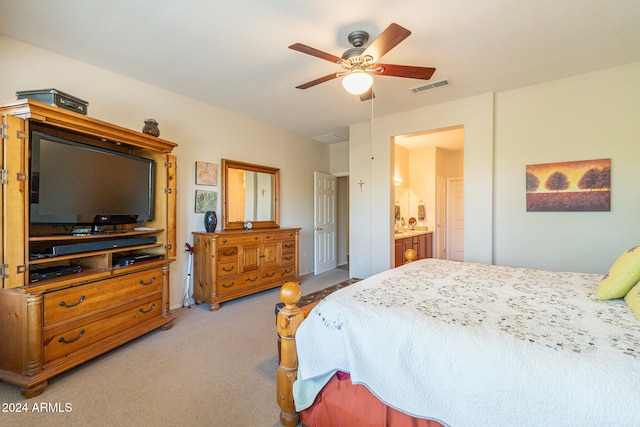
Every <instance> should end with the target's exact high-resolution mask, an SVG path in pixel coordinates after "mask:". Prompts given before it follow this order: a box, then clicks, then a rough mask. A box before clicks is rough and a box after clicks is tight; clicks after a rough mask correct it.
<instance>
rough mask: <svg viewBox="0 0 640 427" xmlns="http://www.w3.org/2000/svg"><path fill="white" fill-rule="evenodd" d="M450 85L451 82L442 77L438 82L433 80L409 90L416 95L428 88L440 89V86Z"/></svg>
mask: <svg viewBox="0 0 640 427" xmlns="http://www.w3.org/2000/svg"><path fill="white" fill-rule="evenodd" d="M450 85H451V82H450V81H449V79H444V80H440V81H438V82H433V83H429V84H426V85H422V86H418V87H414V88H411V92H413V93H414V94H416V95H418V94H420V93H423V92H427V91H429V90H434V89H440V88H441V87H447V86H450Z"/></svg>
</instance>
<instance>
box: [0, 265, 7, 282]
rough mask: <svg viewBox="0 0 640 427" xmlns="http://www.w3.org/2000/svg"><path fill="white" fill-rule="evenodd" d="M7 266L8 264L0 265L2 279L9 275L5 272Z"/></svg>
mask: <svg viewBox="0 0 640 427" xmlns="http://www.w3.org/2000/svg"><path fill="white" fill-rule="evenodd" d="M8 268H9V264H2V265H0V277H2V278H3V279H6V278H7V277H9V275H8V274H7V269H8Z"/></svg>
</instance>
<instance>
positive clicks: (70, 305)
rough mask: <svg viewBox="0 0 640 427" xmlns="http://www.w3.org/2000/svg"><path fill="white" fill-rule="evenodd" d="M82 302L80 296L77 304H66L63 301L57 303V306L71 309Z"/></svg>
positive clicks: (81, 296)
mask: <svg viewBox="0 0 640 427" xmlns="http://www.w3.org/2000/svg"><path fill="white" fill-rule="evenodd" d="M82 301H84V295H80V299H79V300H78V302H74V303H73V304H67V303H66V302H64V301H60V302H59V303H58V305H59V306H60V307H65V308H71V307H75V306H76V305H78V304H80V303H81V302H82Z"/></svg>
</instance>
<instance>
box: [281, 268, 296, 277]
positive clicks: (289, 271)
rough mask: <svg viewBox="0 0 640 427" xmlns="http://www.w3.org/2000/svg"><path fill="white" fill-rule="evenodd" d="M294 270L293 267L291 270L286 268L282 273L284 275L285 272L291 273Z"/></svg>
mask: <svg viewBox="0 0 640 427" xmlns="http://www.w3.org/2000/svg"><path fill="white" fill-rule="evenodd" d="M292 271H293V268H292V269H291V270H285V271H284V273H282V275H283V276H284V275H285V274H289V273H291V272H292Z"/></svg>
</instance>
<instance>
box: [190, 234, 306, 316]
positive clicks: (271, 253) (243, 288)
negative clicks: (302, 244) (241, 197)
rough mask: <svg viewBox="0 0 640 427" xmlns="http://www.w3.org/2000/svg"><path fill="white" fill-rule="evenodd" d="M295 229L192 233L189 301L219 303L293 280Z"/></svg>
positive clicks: (295, 273)
mask: <svg viewBox="0 0 640 427" xmlns="http://www.w3.org/2000/svg"><path fill="white" fill-rule="evenodd" d="M299 232H300V229H299V228H273V229H261V230H248V231H247V230H237V231H221V232H217V233H201V232H194V233H193V244H194V259H193V299H194V300H195V302H196V303H197V304H199V303H202V302H206V303H208V304H209V309H210V310H212V311H213V310H217V309H219V308H220V303H221V302H224V301H229V300H232V299H235V298H239V297H242V296H245V295H250V294H254V293H256V292H260V291H263V290H265V289H271V288H274V287H277V286H280V285H282V284H283V283H285V282H291V281H294V282H295V281H297V280H298V279H299V276H298V236H299Z"/></svg>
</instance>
